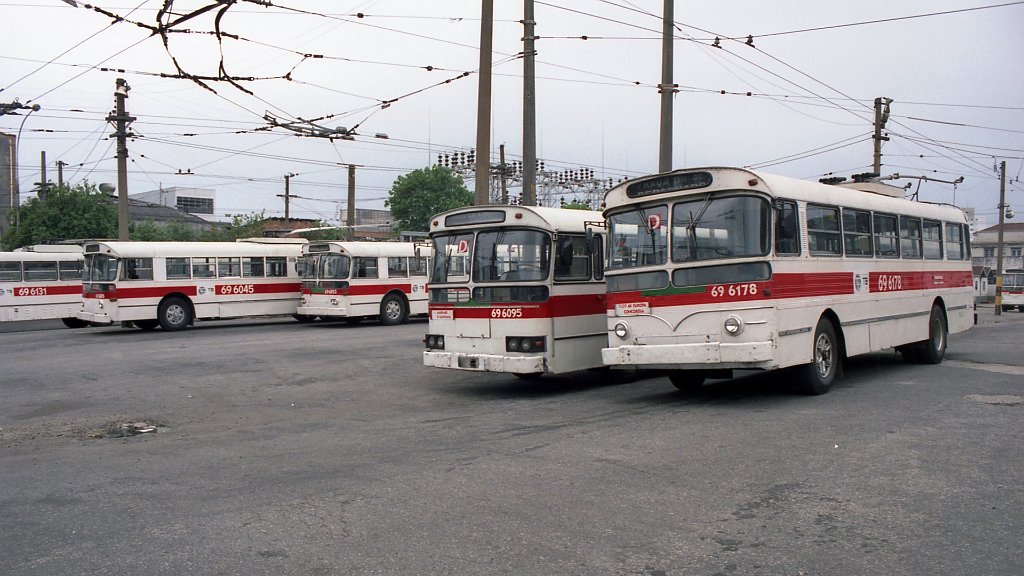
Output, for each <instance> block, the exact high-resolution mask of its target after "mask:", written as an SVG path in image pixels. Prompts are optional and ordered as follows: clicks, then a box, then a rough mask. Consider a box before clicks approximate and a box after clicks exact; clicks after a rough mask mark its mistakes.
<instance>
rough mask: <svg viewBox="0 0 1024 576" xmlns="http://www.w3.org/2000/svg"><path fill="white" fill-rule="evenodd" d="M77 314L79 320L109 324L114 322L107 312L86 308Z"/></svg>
mask: <svg viewBox="0 0 1024 576" xmlns="http://www.w3.org/2000/svg"><path fill="white" fill-rule="evenodd" d="M77 316H78V319H79V320H82V321H84V322H88V323H90V324H100V325H107V324H113V323H114V321H113V320H111V319H110V314H107V313H105V312H86V311H84V310H79V311H78V314H77Z"/></svg>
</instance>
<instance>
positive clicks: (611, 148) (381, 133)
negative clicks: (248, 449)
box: [0, 0, 1024, 225]
mask: <svg viewBox="0 0 1024 576" xmlns="http://www.w3.org/2000/svg"><path fill="white" fill-rule="evenodd" d="M72 4H77V6H72ZM168 4H170V5H171V7H170V10H169V11H167V12H165V13H163V15H162V17H160V14H161V13H160V10H161V9H162V8H164V7H165V6H166V5H168ZM214 4H216V1H215V0H190V1H184V0H178V1H174V2H168V1H165V0H97V2H96V3H95V4H89V5H88V6H86V5H85V4H84V3H81V2H73V1H71V0H0V71H2V72H0V88H2V90H0V102H2V103H5V104H9V103H12V102H14V101H15V100H17V101H19V102H20V103H21V104H23V105H29V106H31V105H33V104H38V105H39V106H40V110H39V111H37V112H33V113H32V114H31V115H28V116H26V115H25V112H26V111H27V110H21V111H20V112H21V114H19V115H5V116H0V132H6V133H9V134H17V133H18V132H19V131H20V132H21V135H22V138H21V142H20V144H19V150H18V152H19V181H20V184H21V189H22V191H23V192H22V196H23V198H22V201H24V200H25V199H26V198H28V197H30V196H31V194H29V193H26V192H27V191H29V190H31V189H32V188H33V183H34V182H38V181H39V177H40V152H42V151H45V152H46V160H47V164H48V166H47V177H48V179H49V180H50V181H54V182H55V181H56V179H57V169H56V162H58V161H62V162H64V163H66V165H65V167H64V179H65V181H66V182H68V183H71V184H77V183H80V182H82V181H84V180H87V181H89V182H92V183H101V182H109V183H116V181H117V173H116V167H117V164H116V158H115V146H114V142H113V139H112V138H111V134H112V133H113V128H112V127H111V125H110V124H109V123H108V122H107V121H106V117H107V115H108V114H110V112H111V110H112V108H113V103H114V97H113V94H114V88H115V82H116V79H117V78H124V79H125V80H126V81H127V83H128V85H129V86H130V88H131V90H130V92H129V97H128V99H127V109H128V112H129V113H130V114H131V115H132V116H134V117H136V118H137V119H136V120H135V121H134V122H133V123H132V125H131V131H132V133H133V135H134V137H133V138H131V139H130V140H129V141H128V154H129V164H128V190H129V193H130V194H134V193H140V192H146V191H150V190H155V189H158V188H161V187H163V188H169V187H174V186H178V187H188V188H208V189H214V190H216V193H217V207H216V209H217V216H219V217H225V218H226V217H228V216H229V215H239V214H253V213H260V212H262V213H263V214H264V215H266V216H283V215H284V201H283V199H282V198H281V197H280V195H282V194H283V193H284V185H285V178H284V176H285V175H286V174H295V176H292V177H291V179H290V193H291V194H292V195H294V197H293V199H292V201H291V214H290V215H291V216H292V217H293V218H299V217H302V218H314V219H321V220H324V221H327V222H338V210H339V208H344V207H345V198H346V196H347V183H348V173H347V165H349V164H354V165H355V166H356V190H357V194H356V207H357V208H378V209H379V208H384V200H385V199H386V198H387V194H388V191H389V190H390V188H391V186H392V184H393V183H394V180H395V178H397V177H399V176H401V175H403V174H406V173H408V172H410V171H411V170H415V169H417V168H425V167H429V166H430V165H432V164H435V163H437V161H438V154H445V153H449V154H450V153H453V152H468V151H469V150H470V149H472V148H474V147H475V145H476V129H477V100H478V84H479V75H478V73H477V70H478V68H479V62H480V52H479V45H480V31H481V20H480V15H481V1H480V0H472V1H470V0H430V1H424V0H369V1H361V2H360V1H355V0H330V1H328V0H273V1H271V2H265V1H261V2H259V3H257V2H250V1H246V0H240V1H238V2H236V3H234V4H232V5H230V6H229V7H228V8H226V9H223V10H217V9H215V10H209V11H206V12H204V13H202V14H197V15H195V16H194V17H192V18H190V19H188V20H186V21H184V22H175V20H177V19H178V18H179V17H180V16H183V15H188V14H192V13H194V12H196V11H197V10H199V9H201V8H203V7H206V6H210V5H214ZM268 4H270V6H268ZM494 4H495V7H494V40H493V53H492V58H491V61H492V63H493V77H492V93H493V97H492V119H491V138H490V140H491V146H492V149H491V150H490V157H491V161H492V163H494V164H497V163H498V161H499V145H501V144H504V147H505V154H506V159H507V161H509V162H511V161H514V160H519V159H521V158H522V152H523V151H522V132H523V130H522V127H523V117H522V108H523V107H522V94H523V78H522V76H523V63H522V59H521V58H519V57H518V55H519V53H521V51H522V50H523V48H522V35H523V26H522V24H521V23H520V20H521V19H522V18H523V3H522V2H519V1H514V0H495V1H494ZM663 4H664V3H663V0H573V1H571V2H569V1H566V0H550V1H541V0H537V1H536V2H535V20H536V22H537V24H536V31H535V33H536V34H537V35H538V36H539V39H538V40H537V41H536V48H537V65H536V69H537V82H536V106H537V134H538V136H537V156H538V158H539V159H541V160H543V161H544V170H545V172H546V173H547V175H546V177H545V176H544V175H542V177H541V178H540V180H541V183H542V185H543V183H544V182H550V183H551V185H550V186H549V187H547V188H545V190H546V191H548V194H547V196H546V197H548V198H552V199H558V198H565V199H566V200H567V201H569V200H573V199H576V197H578V196H579V191H580V189H581V188H580V187H579V186H565V187H559V186H558V185H557V183H556V182H557V175H558V174H559V173H564V172H565V171H567V170H568V171H578V170H581V169H587V170H588V172H587V174H588V175H589V174H591V173H592V174H593V178H594V179H595V180H600V181H601V182H602V183H604V182H607V181H609V179H610V180H611V181H612V182H618V181H620V180H621V179H623V178H631V177H637V176H641V175H645V174H652V173H655V172H657V171H658V142H659V122H660V120H659V115H660V96H659V94H658V90H657V85H658V83H659V82H660V79H661V40H660V35H661V27H662V21H661V20H662V10H663ZM96 8H99V9H100V10H102V11H104V12H107V13H108V14H103V13H101V12H100V11H97V10H96ZM218 14H220V16H219V18H218ZM111 15H114V16H119V17H120V18H121V19H120V20H115V18H113V17H112V16H111ZM674 20H675V23H676V29H675V36H674V38H675V39H674V42H673V44H674V71H673V74H674V82H675V83H676V84H678V86H679V91H678V93H677V94H676V95H675V96H674V102H673V110H674V122H673V159H672V160H673V168H691V167H698V166H744V167H752V168H754V169H758V170H762V171H764V172H768V173H775V174H783V175H788V176H793V177H797V178H801V179H808V180H816V179H819V178H822V177H825V176H830V175H837V176H846V177H849V176H850V175H852V174H858V173H863V172H869V171H870V170H871V164H872V153H873V148H872V140H871V133H872V130H873V124H872V123H873V101H874V99H875V98H878V97H884V98H891V99H892V104H891V106H890V116H889V120H888V123H887V125H886V131H885V133H886V134H887V135H888V138H889V140H888V141H886V142H884V144H883V148H882V153H883V157H882V170H881V172H882V174H883V175H891V174H895V173H898V174H900V175H901V176H903V178H901V179H899V180H892V181H890V183H892V184H896V185H899V186H905V185H909V186H910V188H909V189H908V194H909V193H912V192H917V193H918V197H919V198H920V199H921V200H926V201H931V202H947V203H955V204H957V205H958V206H961V207H972V208H974V209H975V210H976V212H977V214H978V216H979V218H981V219H982V220H983V221H984V222H985V223H987V224H988V225H992V224H995V223H996V222H997V220H998V209H997V207H998V204H999V174H998V165H999V163H1001V162H1003V161H1005V162H1006V180H1007V185H1006V202H1007V204H1008V205H1009V206H1010V207H1011V208H1012V209H1013V210H1014V211H1015V212H1016V214H1017V217H1018V218H1024V184H1021V180H1020V178H1021V177H1022V176H1024V174H1022V165H1024V161H1022V159H1024V58H1022V55H1024V34H1022V33H1021V30H1022V28H1024V2H997V1H986V0H902V1H899V2H893V1H892V0H884V1H883V0H846V1H842V0H835V1H828V2H826V1H822V0H787V1H786V2H764V1H763V0H721V1H719V2H685V1H679V0H677V1H676V2H675V18H674ZM168 24H172V25H171V26H167V25H168ZM218 24H219V29H220V31H221V33H222V35H221V37H220V38H218V37H217V36H216V34H215V31H216V30H217V28H218ZM161 29H163V30H170V32H167V33H166V34H164V35H161V34H159V33H154V31H157V32H158V31H159V30H161ZM748 36H749V37H750V43H749V44H748V42H747V38H748ZM165 37H166V38H165ZM716 37H717V38H718V39H719V41H718V46H717V47H716V46H715V45H714V42H715V38H716ZM584 38H585V39H584ZM202 78H206V80H202ZM229 79H230V81H229ZM197 80H198V81H197ZM200 82H201V83H202V85H201V84H200ZM268 118H270V120H268ZM304 121H310V122H312V123H311V124H310V123H305V122H304ZM275 123H276V125H275ZM287 123H291V124H292V125H293V126H299V127H302V128H303V129H302V130H301V131H296V130H289V129H287V128H285V127H282V126H281V124H287ZM344 130H349V131H352V132H354V136H353V137H352V138H353V139H351V140H343V139H337V138H335V139H333V140H332V139H329V138H326V137H310V136H309V135H308V134H309V133H310V132H315V133H317V134H320V135H325V134H335V135H336V134H338V133H340V132H339V131H344ZM332 131H333V132H332ZM477 156H478V157H482V156H483V155H482V154H478V155H477ZM469 176H470V178H471V177H472V176H471V174H470V175H469ZM907 176H916V177H922V176H923V177H928V178H929V179H930V180H927V181H925V180H920V179H910V178H906V177H907ZM960 177H963V181H962V183H960V184H958V185H956V186H954V185H952V184H949V183H945V182H939V181H937V180H945V181H947V182H948V181H953V180H956V179H958V178H960ZM510 185H511V189H510V193H511V194H512V195H513V196H515V195H517V194H518V193H519V190H518V188H517V187H516V185H515V183H514V182H513V183H511V184H510ZM467 187H469V188H470V189H471V190H472V189H473V188H474V185H473V182H472V181H471V180H469V181H467ZM542 192H543V191H542Z"/></svg>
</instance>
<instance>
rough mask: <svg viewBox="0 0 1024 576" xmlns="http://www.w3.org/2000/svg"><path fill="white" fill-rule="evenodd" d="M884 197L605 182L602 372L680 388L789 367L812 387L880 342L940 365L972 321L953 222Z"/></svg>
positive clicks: (697, 181)
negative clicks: (666, 375) (642, 374)
mask: <svg viewBox="0 0 1024 576" xmlns="http://www.w3.org/2000/svg"><path fill="white" fill-rule="evenodd" d="M858 186H861V187H865V188H867V187H871V186H872V185H870V184H868V185H858ZM873 186H875V187H877V186H878V185H877V184H875V185H873ZM886 188H889V189H894V188H892V187H886ZM894 190H897V191H898V195H899V197H894V196H888V195H884V194H882V193H874V192H868V191H863V190H859V189H854V188H847V187H841V186H832V185H825V184H819V183H817V182H806V181H801V180H796V179H792V178H785V177H781V176H772V175H768V174H761V173H759V172H751V171H748V170H743V169H738V168H697V169H692V170H676V171H674V172H668V173H664V174H659V175H655V176H649V177H644V178H639V179H635V180H631V181H629V182H626V183H623V184H621V185H619V186H616V187H615V188H613V189H612V190H610V191H609V192H608V194H607V196H606V203H607V210H606V211H605V216H606V224H607V226H608V248H607V251H608V265H607V268H606V274H607V281H608V308H607V330H608V345H607V348H605V349H604V350H603V351H602V359H603V361H604V363H605V364H608V365H611V366H617V367H627V366H628V367H636V368H657V369H669V370H672V372H671V373H670V374H671V375H670V379H671V380H672V383H673V384H675V385H676V387H678V388H680V389H687V388H693V387H696V386H700V385H701V384H702V383H703V382H704V380H705V378H706V377H709V376H710V377H729V376H730V375H731V372H730V370H731V369H765V370H768V369H775V368H785V367H788V366H800V367H801V368H799V369H798V371H799V375H800V376H801V378H800V382H801V388H802V390H803V391H804V392H807V393H812V394H821V393H824V392H827V391H828V389H829V387H830V386H831V384H832V382H833V379H834V378H835V377H836V375H837V374H838V373H840V370H841V366H842V360H843V358H844V357H848V356H853V355H856V354H863V353H866V352H871V351H876V350H882V349H885V348H893V347H895V348H897V349H898V350H900V351H901V352H902V353H903V354H904V356H905V357H906V358H907V359H911V360H915V361H920V362H927V363H939V362H941V361H942V358H943V355H944V354H945V351H946V341H947V335H948V334H949V333H955V332H961V331H963V330H967V329H968V328H969V327H970V326H971V325H972V323H973V310H972V308H973V302H974V293H973V289H972V283H971V262H970V247H969V245H968V239H969V233H968V228H967V223H966V220H965V217H964V214H963V212H962V211H961V210H960V209H959V208H956V207H954V206H949V205H936V204H928V203H924V202H911V201H907V200H904V199H903V198H902V190H900V189H894Z"/></svg>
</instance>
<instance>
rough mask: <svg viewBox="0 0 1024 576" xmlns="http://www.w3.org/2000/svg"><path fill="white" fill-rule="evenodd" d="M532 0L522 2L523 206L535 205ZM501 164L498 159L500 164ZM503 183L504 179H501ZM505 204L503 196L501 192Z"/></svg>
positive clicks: (534, 67) (534, 53)
mask: <svg viewBox="0 0 1024 576" xmlns="http://www.w3.org/2000/svg"><path fill="white" fill-rule="evenodd" d="M535 25H536V22H535V21H534V16H533V0H523V198H522V200H523V205H524V206H536V205H537V98H536V95H537V68H536V56H537V51H536V48H535V46H534V41H535V40H536V37H535V36H536V34H535V29H534V26H535ZM504 163H505V161H504V160H502V164H504ZM502 182H504V179H503V180H502ZM502 198H504V199H505V204H508V196H507V194H505V193H504V191H503V192H502Z"/></svg>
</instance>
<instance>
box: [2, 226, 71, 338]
mask: <svg viewBox="0 0 1024 576" xmlns="http://www.w3.org/2000/svg"><path fill="white" fill-rule="evenodd" d="M81 307H82V247H81V246H76V245H63V244H52V245H51V244H40V245H37V246H27V247H25V248H19V249H18V250H15V251H14V252H0V322H12V321H18V320H48V319H60V320H62V321H63V322H64V325H66V326H67V327H68V328H80V327H82V326H85V322H82V321H81V320H79V319H78V317H77V314H78V310H79V309H80V308H81Z"/></svg>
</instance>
